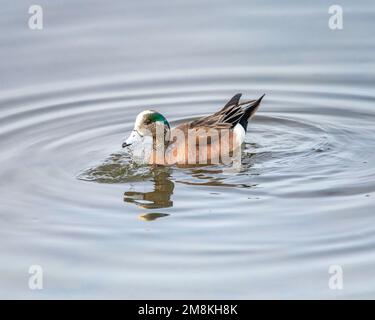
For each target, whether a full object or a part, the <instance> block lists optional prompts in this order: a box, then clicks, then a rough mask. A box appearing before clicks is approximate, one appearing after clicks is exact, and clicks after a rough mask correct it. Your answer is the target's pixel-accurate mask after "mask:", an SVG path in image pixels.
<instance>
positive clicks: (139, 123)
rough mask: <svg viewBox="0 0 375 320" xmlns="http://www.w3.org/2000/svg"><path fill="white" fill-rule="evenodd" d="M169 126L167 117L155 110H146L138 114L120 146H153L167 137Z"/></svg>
mask: <svg viewBox="0 0 375 320" xmlns="http://www.w3.org/2000/svg"><path fill="white" fill-rule="evenodd" d="M169 131H170V126H169V123H168V121H167V119H166V118H165V117H164V116H163V115H162V114H160V113H159V112H157V111H154V110H146V111H142V112H141V113H140V114H138V116H137V118H136V120H135V124H134V129H133V131H132V132H131V133H130V136H129V137H128V138H127V139H126V140H125V142H124V143H123V144H122V147H123V148H125V147H129V146H131V147H132V148H139V147H140V146H142V145H144V144H151V143H152V145H153V147H154V148H155V147H156V146H157V145H160V144H161V143H163V144H165V142H166V141H167V140H168V139H169Z"/></svg>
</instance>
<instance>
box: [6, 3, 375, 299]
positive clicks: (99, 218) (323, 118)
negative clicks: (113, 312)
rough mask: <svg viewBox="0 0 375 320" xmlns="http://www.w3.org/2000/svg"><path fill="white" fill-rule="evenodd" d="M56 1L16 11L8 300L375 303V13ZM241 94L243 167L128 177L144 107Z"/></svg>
mask: <svg viewBox="0 0 375 320" xmlns="http://www.w3.org/2000/svg"><path fill="white" fill-rule="evenodd" d="M39 4H40V5H42V7H43V8H44V19H45V21H44V29H43V30H42V31H32V30H30V29H29V28H28V26H27V19H28V13H27V12H28V6H29V5H30V4H29V2H27V1H23V0H22V1H17V2H15V1H10V0H6V1H5V2H4V3H3V6H2V7H3V10H2V12H1V13H0V17H1V19H0V27H1V29H2V30H5V31H4V32H2V33H1V34H0V44H1V50H0V68H1V72H0V148H1V150H2V152H1V154H0V243H1V244H0V257H1V263H0V297H2V298H128V299H133V298H139V299H140V298H180V299H185V298H206V299H208V298H217V299H229V298H240V299H242V298H243V299H245V298H319V297H320V298H375V280H374V279H375V270H374V268H373V266H374V264H375V251H374V245H375V216H374V209H375V192H374V191H375V168H374V166H373V163H374V161H375V153H374V151H373V150H374V148H375V140H374V137H375V126H374V122H375V109H374V103H375V91H374V83H375V58H374V57H375V55H374V44H375V42H374V32H373V30H374V27H375V25H374V21H375V20H374V14H375V6H374V2H373V1H370V0H368V1H361V2H360V3H354V2H350V1H341V2H340V4H341V5H342V6H343V8H344V29H343V30H340V31H333V30H330V29H329V28H328V18H329V15H328V7H329V6H330V5H331V3H329V2H327V1H314V2H313V3H312V2H308V1H302V2H301V1H288V2H287V3H283V4H282V5H281V4H280V3H279V2H278V1H251V2H249V1H235V2H228V1H210V0H203V1H202V0H200V1H182V0H179V1H174V2H173V3H172V2H170V1H157V2H156V1H144V0H141V1H137V2H130V1H106V2H105V3H103V1H96V0H95V1H81V0H80V1H53V2H51V1H39ZM237 92H242V93H243V94H244V97H245V98H247V99H252V98H256V97H258V96H260V95H261V94H263V93H266V94H267V95H266V98H265V99H264V100H263V102H262V105H261V108H260V110H259V113H258V114H257V116H256V117H255V118H254V119H253V120H252V122H251V123H250V124H249V128H248V134H247V136H246V144H245V145H244V150H243V167H242V170H241V172H239V173H238V174H234V175H228V174H223V172H222V170H221V168H220V167H215V166H207V167H204V168H151V167H147V166H146V167H138V166H134V165H131V164H129V157H128V155H127V154H124V152H123V150H121V144H122V141H123V139H124V138H125V137H126V135H127V134H128V133H129V132H130V130H131V129H132V126H133V121H134V119H135V116H136V115H137V114H138V113H139V112H140V111H142V110H144V109H148V108H153V109H156V110H158V111H159V112H161V113H162V114H164V115H165V116H166V117H167V119H169V121H170V122H171V124H172V125H175V124H177V123H180V122H182V121H188V120H191V119H193V118H195V117H197V116H199V115H203V114H208V113H212V112H214V111H217V110H218V109H219V108H221V107H222V106H223V105H224V103H225V102H226V100H228V99H229V98H230V97H231V96H232V95H234V94H235V93H237ZM30 265H40V266H42V268H43V271H44V289H43V290H40V291H32V290H30V289H29V288H28V279H29V274H28V269H29V266H30ZM330 265H340V266H342V268H343V270H344V289H343V290H330V289H329V287H328V279H329V276H330V275H329V273H328V268H329V266H330Z"/></svg>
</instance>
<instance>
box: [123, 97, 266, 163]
mask: <svg viewBox="0 0 375 320" xmlns="http://www.w3.org/2000/svg"><path fill="white" fill-rule="evenodd" d="M263 97H264V95H263V96H261V97H260V98H259V99H258V100H248V101H244V102H240V98H241V94H240V93H238V94H236V95H235V96H234V97H233V98H232V99H230V100H229V102H228V103H227V104H226V105H225V106H224V107H223V108H222V109H221V110H220V111H218V112H216V113H214V114H211V115H209V116H205V117H201V118H199V119H197V120H194V121H190V122H186V123H182V124H180V125H178V126H176V127H174V128H171V127H170V124H169V122H168V121H167V119H166V118H165V117H164V116H163V115H162V114H160V113H159V112H157V111H154V110H146V111H142V112H141V113H140V114H138V116H137V118H136V121H135V125H134V129H133V131H132V132H131V134H130V136H129V138H128V139H127V140H126V141H125V142H124V143H123V145H122V147H123V148H125V147H131V149H132V151H133V154H134V156H136V157H137V158H138V159H142V162H146V163H149V164H159V165H195V164H213V163H224V162H225V161H224V160H225V159H224V158H225V155H228V156H229V157H232V156H233V154H234V152H235V151H236V150H240V147H241V145H242V143H243V142H244V140H245V135H246V130H247V124H248V121H249V119H251V118H252V117H253V116H254V114H255V112H256V111H257V109H258V107H259V105H260V102H261V101H262V99H263Z"/></svg>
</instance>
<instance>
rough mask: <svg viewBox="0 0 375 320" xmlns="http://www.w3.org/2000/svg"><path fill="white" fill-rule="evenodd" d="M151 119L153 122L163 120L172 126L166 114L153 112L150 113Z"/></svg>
mask: <svg viewBox="0 0 375 320" xmlns="http://www.w3.org/2000/svg"><path fill="white" fill-rule="evenodd" d="M150 120H151V121H152V122H156V121H161V122H163V123H164V124H165V125H166V126H167V127H168V128H170V127H169V123H168V121H167V119H165V118H164V116H163V115H161V114H160V113H152V114H151V115H150Z"/></svg>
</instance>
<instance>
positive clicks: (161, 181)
mask: <svg viewBox="0 0 375 320" xmlns="http://www.w3.org/2000/svg"><path fill="white" fill-rule="evenodd" d="M170 178H171V175H170V173H169V172H168V171H164V170H157V169H155V170H153V179H152V181H153V183H154V187H153V189H154V190H153V191H150V192H139V191H126V192H125V193H124V201H125V202H128V203H134V204H136V205H137V206H139V207H141V208H144V209H158V208H168V207H172V206H173V201H172V200H171V196H172V194H173V190H174V183H173V182H172V181H171V179H170Z"/></svg>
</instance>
